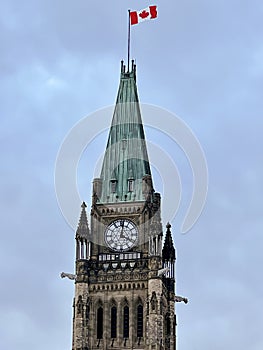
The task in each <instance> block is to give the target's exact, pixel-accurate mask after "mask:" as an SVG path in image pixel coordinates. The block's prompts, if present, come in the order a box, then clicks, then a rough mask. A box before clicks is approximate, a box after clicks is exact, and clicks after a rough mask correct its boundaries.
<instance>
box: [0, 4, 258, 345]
mask: <svg viewBox="0 0 263 350" xmlns="http://www.w3.org/2000/svg"><path fill="white" fill-rule="evenodd" d="M148 4H149V3H148V2H147V1H145V0H140V1H139V0H133V1H128V0H111V1H110V0H107V1H106V0H104V1H101V0H97V1H90V0H76V1H70V0H63V1H60V0H52V1H50V0H45V1H44V0H34V1H33V0H25V1H18V0H9V1H3V2H2V3H1V11H0V26H1V27H0V29H1V30H0V52H1V54H0V74H1V80H0V91H1V95H0V98H1V103H0V111H1V113H0V117H1V129H0V130H1V138H0V142H1V168H2V170H1V184H0V190H1V208H0V210H1V223H2V233H1V245H0V253H1V254H0V258H1V264H0V269H1V289H0V303H1V306H0V310H1V313H0V315H1V316H0V338H1V348H2V349H5V350H14V349H20V350H29V349H38V350H44V349H54V350H64V349H70V348H71V329H72V320H71V317H72V308H71V305H72V298H73V292H74V285H73V283H72V281H69V280H61V279H60V277H59V274H60V272H61V271H67V272H73V271H74V249H75V247H74V232H73V230H72V229H71V228H70V227H69V225H68V224H67V223H66V221H65V220H64V218H63V216H62V214H61V212H60V209H59V206H58V204H57V200H56V193H55V188H54V168H55V162H56V156H57V153H58V150H59V147H60V145H61V143H62V141H63V139H64V137H65V135H66V134H67V133H68V132H69V130H70V129H71V128H72V127H73V125H75V124H76V123H77V122H78V121H79V120H80V119H81V118H83V117H85V116H89V115H90V114H91V113H92V112H94V111H96V110H98V109H100V108H102V107H104V106H108V105H112V104H113V103H114V101H115V98H116V93H117V88H118V82H119V71H120V60H121V59H126V55H127V53H126V46H127V9H128V8H131V9H141V8H144V7H146V6H148ZM155 4H157V5H158V7H159V17H158V19H157V20H155V21H151V22H146V23H142V24H140V25H138V26H135V27H134V28H132V57H133V58H135V59H136V63H137V73H138V74H137V78H138V79H137V82H138V89H139V95H140V100H141V101H142V102H144V103H149V104H154V105H157V106H160V107H162V108H164V109H168V110H170V111H171V112H173V113H174V114H176V115H178V116H180V118H182V119H183V120H184V122H185V123H186V124H187V125H188V126H189V127H190V128H191V129H192V131H193V132H194V134H195V135H196V137H197V138H198V139H199V141H200V143H201V145H202V147H203V149H204V152H205V154H206V159H207V164H208V169H209V191H208V198H207V203H206V206H205V209H204V211H203V213H202V215H201V217H200V218H199V220H198V222H197V223H196V225H195V226H194V227H193V228H192V230H191V231H190V232H188V233H187V234H185V235H182V234H181V233H180V226H181V224H182V218H183V217H184V215H185V212H186V210H187V207H188V205H189V198H190V194H191V191H192V188H191V186H192V179H191V169H190V167H189V166H188V165H187V161H186V160H184V154H183V153H182V152H181V150H180V148H179V147H178V148H177V147H174V146H172V145H171V143H170V141H169V140H167V141H165V140H163V139H162V142H163V143H162V145H160V147H161V148H163V149H164V150H165V151H166V152H167V153H168V154H169V155H170V156H171V157H173V158H174V160H175V162H176V165H177V167H178V170H179V173H180V176H181V179H182V203H181V206H180V208H179V211H178V215H177V216H176V217H175V218H171V220H172V225H173V234H174V241H175V244H176V247H177V265H176V269H177V292H178V294H179V295H183V296H186V297H188V298H189V300H190V302H189V304H187V305H177V314H178V348H179V349H180V350H199V349H202V350H211V349H213V350H219V349H220V350H221V349H233V348H234V349H239V350H247V349H250V350H261V349H262V348H263V333H262V323H263V281H262V272H261V268H262V264H263V258H262V243H263V238H262V229H263V215H262V194H263V191H262V190H263V185H262V178H263V165H262V163H263V162H262V124H263V122H262V119H263V112H262V111H263V99H262V89H263V41H262V38H263V29H262V17H263V4H262V1H259V0H251V1H248V0H228V1H225V0H210V1H208V0H199V1H196V0H184V1H182V0H178V1H171V0H166V1H164V0H159V1H156V2H155ZM110 117H111V116H108V115H107V116H105V118H108V119H107V120H108V121H109V123H110ZM146 134H147V135H148V136H149V140H150V138H151V137H152V138H153V140H152V142H155V143H156V138H155V136H154V133H151V130H148V133H147V130H146ZM106 138H107V133H105V132H104V133H102V134H101V135H100V136H99V137H98V138H97V139H96V140H95V141H94V142H95V146H94V144H93V145H91V146H90V147H88V148H87V150H86V151H87V152H85V154H84V155H83V157H82V160H81V162H80V165H79V168H78V181H79V191H80V193H81V198H82V199H83V200H85V201H87V203H88V204H89V202H90V187H91V185H90V183H91V179H92V176H93V170H94V168H95V167H96V162H97V158H98V157H97V156H100V155H101V154H102V152H103V150H104V147H105V142H106ZM180 152H181V153H182V154H180ZM150 158H151V154H150ZM154 165H155V166H156V167H157V168H158V164H153V166H154ZM158 170H159V169H157V173H158ZM158 176H159V177H160V179H162V174H159V175H158ZM158 176H157V175H156V177H158ZM158 183H159V181H158V179H157V180H156V187H157V190H160V191H161V190H162V185H161V184H160V185H158ZM160 183H161V180H160ZM169 185H170V186H173V184H172V183H171V184H169ZM158 186H160V189H159V188H158ZM166 186H167V185H166ZM169 200H170V199H169ZM163 202H165V198H163ZM166 203H167V202H166ZM168 205H169V206H173V202H172V201H171V202H169V203H168ZM88 209H89V208H88ZM164 214H165V213H164Z"/></svg>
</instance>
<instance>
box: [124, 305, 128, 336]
mask: <svg viewBox="0 0 263 350" xmlns="http://www.w3.org/2000/svg"><path fill="white" fill-rule="evenodd" d="M123 338H124V339H127V338H129V307H128V306H127V305H126V306H124V308H123Z"/></svg>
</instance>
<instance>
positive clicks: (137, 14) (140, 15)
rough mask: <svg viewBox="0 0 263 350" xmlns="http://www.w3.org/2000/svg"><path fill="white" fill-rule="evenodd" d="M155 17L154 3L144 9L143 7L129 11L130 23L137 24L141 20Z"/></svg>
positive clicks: (155, 7)
mask: <svg viewBox="0 0 263 350" xmlns="http://www.w3.org/2000/svg"><path fill="white" fill-rule="evenodd" d="M156 17H157V6H156V5H151V6H148V7H147V8H146V9H143V10H140V11H131V12H130V19H131V25H133V24H138V23H140V22H143V21H147V20H148V19H154V18H156Z"/></svg>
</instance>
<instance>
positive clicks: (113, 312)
mask: <svg viewBox="0 0 263 350" xmlns="http://www.w3.org/2000/svg"><path fill="white" fill-rule="evenodd" d="M111 338H112V339H113V338H117V308H116V306H113V307H112V308H111Z"/></svg>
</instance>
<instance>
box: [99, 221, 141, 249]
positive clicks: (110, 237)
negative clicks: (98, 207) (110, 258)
mask: <svg viewBox="0 0 263 350" xmlns="http://www.w3.org/2000/svg"><path fill="white" fill-rule="evenodd" d="M137 240H138V230H137V227H136V225H135V224H134V223H133V222H132V221H130V220H128V219H118V220H115V221H113V222H112V223H111V224H110V225H109V226H108V227H107V228H106V230H105V243H106V244H107V246H108V247H109V248H111V249H113V250H118V251H125V250H129V249H131V248H132V247H134V246H135V245H136V243H137Z"/></svg>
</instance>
